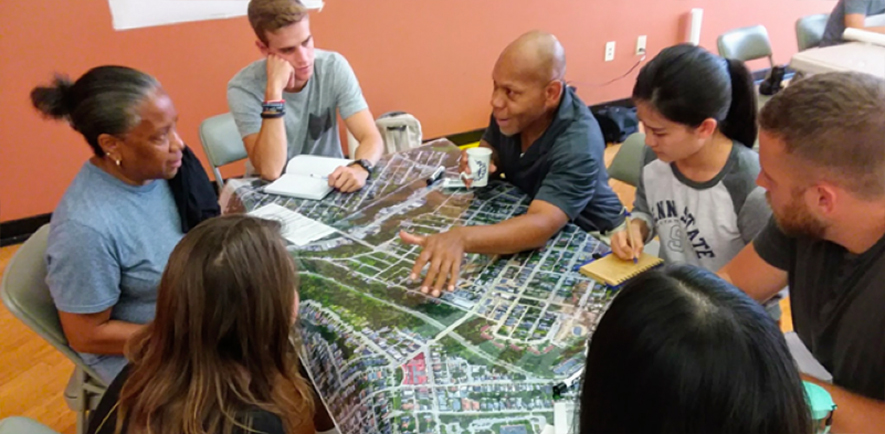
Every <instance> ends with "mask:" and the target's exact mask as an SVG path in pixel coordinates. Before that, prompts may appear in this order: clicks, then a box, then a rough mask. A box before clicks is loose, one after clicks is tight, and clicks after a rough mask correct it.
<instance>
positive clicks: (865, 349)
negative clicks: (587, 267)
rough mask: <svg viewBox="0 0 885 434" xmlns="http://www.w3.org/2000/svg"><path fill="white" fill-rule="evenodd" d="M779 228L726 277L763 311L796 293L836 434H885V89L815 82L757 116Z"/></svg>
mask: <svg viewBox="0 0 885 434" xmlns="http://www.w3.org/2000/svg"><path fill="white" fill-rule="evenodd" d="M759 126H760V133H759V163H760V165H761V166H762V171H761V172H760V173H759V178H758V180H757V183H758V184H759V185H760V186H761V187H763V188H765V189H766V190H768V193H767V196H768V200H769V203H770V204H771V209H772V212H773V216H774V217H773V219H772V220H771V221H770V222H769V223H768V226H766V228H765V229H763V230H762V232H761V233H760V234H759V236H758V237H756V239H754V240H753V242H752V243H751V244H750V245H748V246H747V247H746V248H744V249H743V250H742V251H741V252H740V253H739V254H738V255H737V256H735V258H734V259H733V260H732V261H731V262H730V263H729V264H728V265H726V266H725V267H723V268H722V269H721V270H720V273H719V274H720V275H721V276H722V277H723V278H725V279H726V280H728V281H730V282H732V283H734V285H735V286H737V287H738V288H741V289H742V290H744V291H745V292H746V293H748V294H750V296H751V297H753V298H755V299H756V300H766V299H768V298H769V297H771V296H772V295H773V294H774V293H776V292H777V291H778V290H780V288H783V287H784V285H786V284H787V283H789V285H790V305H791V307H792V312H793V325H794V327H795V329H796V334H797V335H798V336H799V338H800V339H801V340H802V342H803V343H804V344H805V346H806V347H808V349H809V350H811V354H813V355H814V357H815V358H816V359H817V361H819V362H820V363H821V365H823V366H824V367H825V368H826V369H827V370H828V371H829V372H830V373H832V374H833V384H828V383H822V382H820V381H818V380H815V379H813V378H810V377H806V380H808V381H813V382H816V383H817V384H819V385H820V386H821V387H823V388H824V389H826V390H827V391H828V392H829V393H830V395H832V397H833V401H835V403H836V405H838V406H839V411H837V412H836V415H835V418H834V419H833V431H835V432H863V433H872V432H878V433H885V315H883V314H882V311H883V306H885V80H883V79H881V78H878V77H874V76H872V75H868V74H861V73H848V72H839V73H829V74H818V75H814V76H812V77H810V78H805V79H802V80H799V81H797V82H795V83H792V84H790V86H788V87H787V88H786V89H784V90H783V91H781V92H779V93H778V94H777V95H775V96H774V98H772V99H771V100H770V101H768V103H767V104H765V107H764V108H763V109H762V112H761V113H760V116H759Z"/></svg>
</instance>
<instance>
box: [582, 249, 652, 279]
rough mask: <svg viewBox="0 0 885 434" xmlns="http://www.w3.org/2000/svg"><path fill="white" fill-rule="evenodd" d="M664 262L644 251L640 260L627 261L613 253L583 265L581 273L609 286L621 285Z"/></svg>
mask: <svg viewBox="0 0 885 434" xmlns="http://www.w3.org/2000/svg"><path fill="white" fill-rule="evenodd" d="M663 263H664V260H663V259H661V258H659V257H657V256H653V255H649V254H648V253H643V254H642V256H640V257H639V261H638V262H637V263H636V264H634V263H633V261H625V260H623V259H621V258H618V257H617V256H615V255H613V254H609V255H606V256H604V257H602V258H600V259H597V260H595V261H593V262H590V263H589V264H584V265H583V266H582V267H581V270H580V271H581V274H583V275H585V276H587V277H591V278H593V279H596V280H597V281H600V282H603V283H605V284H606V285H609V286H619V285H621V284H622V283H624V282H626V281H628V280H630V279H631V278H633V277H636V276H637V275H639V273H642V272H644V271H648V270H651V269H652V268H654V267H657V266H658V265H661V264H663Z"/></svg>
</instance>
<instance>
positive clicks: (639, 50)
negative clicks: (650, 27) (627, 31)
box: [636, 35, 646, 56]
mask: <svg viewBox="0 0 885 434" xmlns="http://www.w3.org/2000/svg"><path fill="white" fill-rule="evenodd" d="M645 42H646V37H645V35H639V37H638V38H636V55H637V56H642V55H645Z"/></svg>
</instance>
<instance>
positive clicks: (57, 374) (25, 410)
mask: <svg viewBox="0 0 885 434" xmlns="http://www.w3.org/2000/svg"><path fill="white" fill-rule="evenodd" d="M618 148H619V146H618V145H613V146H610V147H608V148H607V149H606V152H605V160H606V161H605V163H606V166H608V165H609V164H610V163H611V160H612V158H614V155H615V153H616V152H617V150H618ZM611 184H612V188H613V189H614V190H615V192H616V193H617V194H618V196H619V197H620V198H621V201H622V202H623V203H624V204H626V205H627V206H628V207H631V208H632V206H633V198H634V194H635V190H634V188H633V187H631V186H630V185H628V184H625V183H623V182H620V181H615V180H612V181H611ZM17 248H18V246H9V247H3V248H2V249H0V276H2V272H3V270H5V269H6V264H7V263H8V262H9V258H11V257H12V255H13V254H14V253H15V251H16V249H17ZM781 307H782V308H783V309H784V316H783V318H784V319H783V322H782V324H781V328H782V329H784V330H785V331H788V330H792V329H793V324H792V320H791V317H790V310H789V309H790V305H789V303H787V302H786V300H784V301H783V302H781ZM73 370H74V365H73V364H72V363H71V362H69V361H68V360H67V359H66V358H65V357H64V356H62V355H61V353H59V352H58V351H55V350H54V349H53V348H52V347H50V346H49V344H47V343H46V342H45V341H44V340H43V339H42V338H40V337H39V336H37V335H36V334H35V333H34V332H32V331H31V330H30V329H29V328H28V327H27V326H25V325H24V324H23V323H22V322H21V321H19V320H18V319H16V318H15V317H13V316H12V314H11V313H9V311H8V310H6V308H5V307H2V308H0V418H4V417H7V416H14V415H18V416H27V417H30V418H33V419H36V420H38V421H40V422H42V423H44V424H46V425H48V426H49V427H51V428H53V429H55V430H56V431H59V432H62V433H66V434H74V433H75V432H76V428H75V423H76V417H75V415H74V413H73V412H71V411H70V410H69V409H68V407H67V405H66V404H65V401H64V397H63V396H62V392H63V391H64V388H65V386H66V385H67V382H68V378H69V377H70V375H71V372H73Z"/></svg>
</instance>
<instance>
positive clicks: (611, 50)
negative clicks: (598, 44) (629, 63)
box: [605, 41, 615, 62]
mask: <svg viewBox="0 0 885 434" xmlns="http://www.w3.org/2000/svg"><path fill="white" fill-rule="evenodd" d="M612 60H615V41H608V42H606V43H605V61H606V62H611V61H612Z"/></svg>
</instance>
